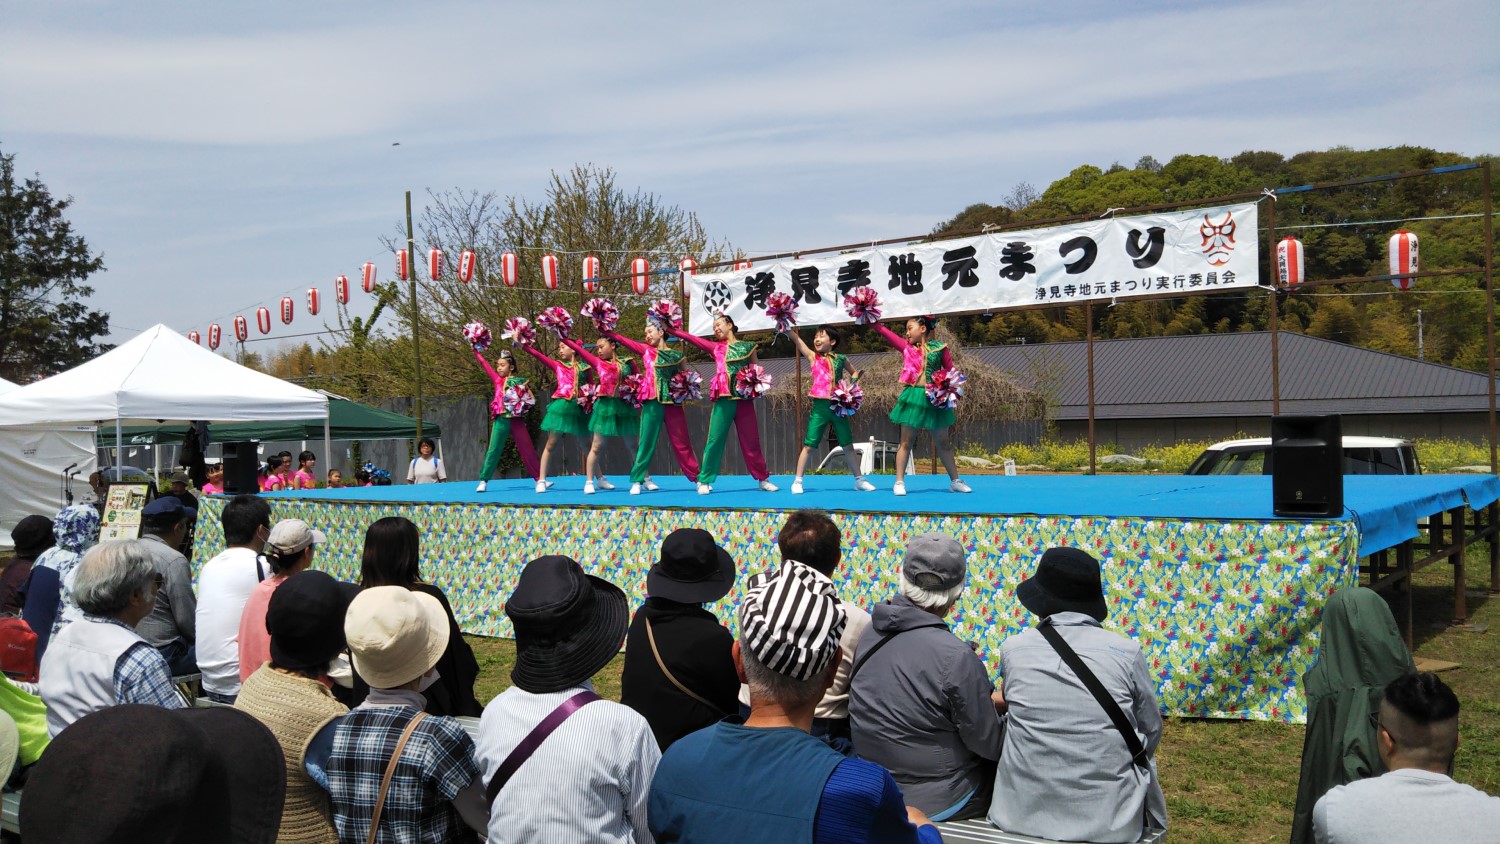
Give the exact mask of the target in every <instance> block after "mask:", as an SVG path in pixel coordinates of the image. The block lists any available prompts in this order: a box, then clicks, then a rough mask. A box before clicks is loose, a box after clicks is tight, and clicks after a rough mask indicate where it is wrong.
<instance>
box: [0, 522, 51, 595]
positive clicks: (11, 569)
mask: <svg viewBox="0 0 1500 844" xmlns="http://www.w3.org/2000/svg"><path fill="white" fill-rule="evenodd" d="M10 541H11V545H12V546H13V547H14V549H15V553H14V556H12V557H11V558H10V559H9V560H6V561H5V570H4V571H3V572H0V615H20V614H21V596H22V592H21V584H23V583H25V582H26V578H28V577H30V576H31V566H32V564H34V563H35V562H36V558H37V557H39V556H41V555H42V552H43V551H46V550H47V549H48V548H51V547H52V545H53V543H54V542H56V539H55V538H54V537H53V535H52V520H51V519H49V518H47V517H46V516H27V517H25V518H23V519H21V521H19V522H17V523H16V526H15V527H14V528H12V529H11V532H10Z"/></svg>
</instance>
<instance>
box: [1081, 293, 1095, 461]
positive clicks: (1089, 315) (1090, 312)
mask: <svg viewBox="0 0 1500 844" xmlns="http://www.w3.org/2000/svg"><path fill="white" fill-rule="evenodd" d="M1083 314H1084V322H1086V323H1088V329H1087V333H1086V334H1085V337H1086V340H1085V342H1086V343H1087V345H1088V356H1089V474H1090V475H1096V474H1098V467H1097V463H1096V460H1095V458H1096V456H1097V449H1098V442H1097V441H1096V440H1095V439H1094V303H1093V302H1088V303H1086V304H1085V305H1084V306H1083Z"/></svg>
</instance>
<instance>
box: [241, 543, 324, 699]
mask: <svg viewBox="0 0 1500 844" xmlns="http://www.w3.org/2000/svg"><path fill="white" fill-rule="evenodd" d="M327 541H328V537H326V536H324V535H323V532H322V531H320V530H313V529H312V528H311V527H309V526H308V524H307V522H304V521H302V520H301V519H282V520H281V521H279V522H277V523H276V526H275V527H273V528H271V535H270V536H269V537H267V539H266V553H265V559H266V565H267V567H269V568H270V576H269V577H267V578H266V579H265V580H262V581H261V582H259V583H257V584H255V588H254V589H252V590H251V591H250V598H249V600H247V601H245V611H244V612H243V613H241V614H240V630H239V633H238V634H237V638H238V639H239V649H240V655H239V663H240V682H241V683H243V682H244V681H245V679H246V678H248V677H249V676H250V675H251V674H254V673H255V672H256V671H257V670H258V669H259V668H260V667H261V666H262V665H264V664H265V662H266V660H268V659H270V658H271V633H270V631H269V630H268V629H267V628H268V625H267V623H266V608H267V607H268V606H270V603H271V595H272V594H273V593H274V592H275V591H276V590H277V588H278V587H280V586H281V584H283V583H285V582H286V580H287V578H289V577H291V576H292V575H294V574H296V573H297V572H299V571H303V570H305V569H308V568H311V567H312V563H313V555H314V554H315V553H316V550H317V547H318V545H320V544H322V543H324V542H327ZM345 603H347V601H346V602H345ZM340 618H342V616H340Z"/></svg>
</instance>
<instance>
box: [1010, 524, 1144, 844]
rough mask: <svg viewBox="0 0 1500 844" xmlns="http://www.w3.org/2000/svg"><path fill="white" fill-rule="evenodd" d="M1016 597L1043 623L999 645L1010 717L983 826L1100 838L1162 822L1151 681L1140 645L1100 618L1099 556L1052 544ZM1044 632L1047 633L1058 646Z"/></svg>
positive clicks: (1105, 842)
mask: <svg viewBox="0 0 1500 844" xmlns="http://www.w3.org/2000/svg"><path fill="white" fill-rule="evenodd" d="M1016 597H1017V598H1018V599H1019V600H1020V602H1021V605H1022V606H1024V607H1025V608H1026V609H1028V610H1030V611H1031V612H1032V614H1034V615H1036V616H1037V617H1038V618H1039V619H1041V623H1040V624H1039V625H1038V626H1037V627H1035V628H1030V629H1027V630H1023V631H1022V632H1020V633H1018V634H1016V635H1014V636H1011V637H1010V638H1008V639H1006V640H1005V642H1004V644H1002V645H1001V646H1000V675H1001V676H1002V677H1003V678H1004V685H1003V688H1002V690H1001V691H1002V693H1003V695H1004V697H1003V704H1004V705H1006V706H1008V715H1007V718H1006V726H1005V730H1006V732H1005V746H1004V748H1003V750H1002V751H1001V754H1000V767H999V769H998V771H997V772H996V776H995V796H994V801H993V802H992V803H991V804H990V812H989V819H990V822H991V823H993V824H994V825H995V826H997V827H999V828H1000V829H1003V830H1005V831H1006V832H1014V833H1019V834H1021V835H1031V836H1035V837H1038V838H1052V839H1056V840H1059V841H1092V842H1098V844H1114V842H1131V841H1138V840H1140V839H1141V838H1142V836H1143V835H1144V833H1145V831H1146V829H1147V828H1148V827H1149V828H1152V829H1158V828H1160V829H1165V828H1166V823H1167V808H1166V799H1165V798H1164V797H1163V795H1162V790H1161V783H1160V781H1159V780H1158V779H1157V774H1156V762H1155V760H1154V758H1153V756H1154V754H1155V752H1156V745H1157V742H1158V741H1160V740H1161V727H1162V721H1161V711H1160V709H1158V707H1157V703H1156V691H1155V686H1154V685H1153V684H1152V682H1151V677H1150V675H1149V672H1148V670H1147V668H1146V657H1145V655H1144V654H1143V653H1142V652H1141V647H1140V645H1138V644H1136V643H1135V641H1134V640H1132V639H1127V638H1125V637H1124V636H1121V635H1119V634H1117V633H1112V632H1110V631H1108V630H1105V629H1104V628H1103V627H1102V626H1101V625H1100V622H1102V621H1103V620H1104V619H1105V618H1106V617H1107V616H1108V615H1109V608H1108V606H1107V605H1106V604H1105V601H1104V588H1103V584H1102V583H1101V579H1100V570H1099V561H1098V560H1095V559H1094V558H1093V557H1091V556H1089V555H1088V554H1087V553H1086V552H1084V551H1082V550H1080V549H1077V548H1050V549H1048V550H1047V551H1046V552H1045V553H1044V554H1042V558H1041V561H1040V562H1039V563H1038V564H1037V571H1036V575H1035V576H1034V577H1032V578H1031V579H1030V580H1026V581H1024V582H1022V583H1021V585H1020V586H1019V587H1018V588H1017V589H1016ZM1044 629H1048V630H1050V631H1055V632H1056V634H1057V635H1058V636H1059V637H1060V640H1061V645H1060V646H1054V644H1053V643H1052V642H1050V641H1049V640H1048V638H1047V637H1046V635H1044V634H1043V632H1042V631H1043V630H1044ZM1064 648H1066V649H1068V650H1067V653H1065V652H1064ZM1068 653H1076V655H1077V657H1078V659H1079V660H1080V661H1081V666H1082V667H1083V668H1084V669H1085V670H1086V671H1088V672H1089V673H1092V674H1093V675H1094V676H1095V677H1096V678H1098V681H1099V683H1100V685H1102V686H1103V688H1104V690H1105V692H1107V694H1108V696H1109V699H1111V700H1112V701H1118V702H1119V703H1117V704H1115V705H1116V706H1117V707H1118V708H1119V709H1120V710H1122V715H1123V718H1124V720H1125V721H1126V722H1127V723H1128V724H1129V728H1130V730H1131V731H1132V735H1133V738H1134V741H1135V742H1138V743H1139V745H1140V747H1141V751H1140V754H1139V756H1132V751H1131V749H1130V745H1129V743H1128V742H1127V741H1126V739H1125V735H1124V733H1122V732H1120V731H1119V730H1117V729H1116V728H1115V726H1114V722H1113V721H1112V720H1111V717H1110V715H1109V714H1108V713H1107V712H1106V711H1105V708H1104V705H1103V704H1102V703H1101V702H1100V701H1099V700H1098V699H1097V698H1095V697H1094V695H1093V694H1092V693H1091V692H1089V690H1088V689H1087V688H1086V687H1085V686H1084V682H1083V680H1081V679H1079V677H1078V674H1077V673H1075V671H1074V670H1073V669H1072V668H1071V667H1070V666H1068V665H1066V664H1064V659H1066V658H1067V654H1068Z"/></svg>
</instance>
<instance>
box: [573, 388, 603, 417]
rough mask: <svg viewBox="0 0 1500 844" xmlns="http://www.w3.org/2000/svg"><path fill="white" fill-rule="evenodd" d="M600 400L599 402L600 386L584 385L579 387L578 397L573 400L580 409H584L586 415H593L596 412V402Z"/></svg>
mask: <svg viewBox="0 0 1500 844" xmlns="http://www.w3.org/2000/svg"><path fill="white" fill-rule="evenodd" d="M598 400H599V385H598V384H582V385H580V386H579V387H578V395H577V396H576V397H575V398H574V399H573V401H576V402H578V406H579V407H581V408H583V412H584V413H593V412H594V402H596V401H598Z"/></svg>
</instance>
